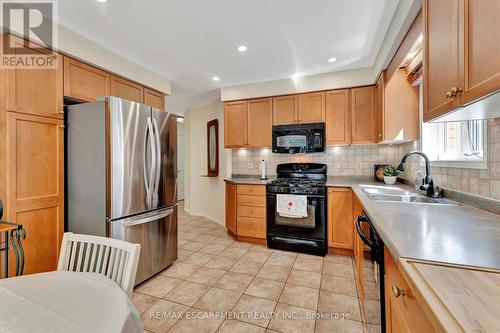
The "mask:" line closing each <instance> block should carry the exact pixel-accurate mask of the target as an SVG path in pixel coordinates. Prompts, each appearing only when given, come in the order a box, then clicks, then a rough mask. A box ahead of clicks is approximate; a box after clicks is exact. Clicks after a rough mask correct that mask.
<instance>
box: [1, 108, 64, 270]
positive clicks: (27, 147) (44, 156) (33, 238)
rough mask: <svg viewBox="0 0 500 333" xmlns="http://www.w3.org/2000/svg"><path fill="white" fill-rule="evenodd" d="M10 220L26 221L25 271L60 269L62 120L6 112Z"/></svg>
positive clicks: (8, 215)
mask: <svg viewBox="0 0 500 333" xmlns="http://www.w3.org/2000/svg"><path fill="white" fill-rule="evenodd" d="M7 136H8V145H7V165H8V168H7V175H6V176H7V179H6V182H7V189H8V190H7V201H6V211H7V216H6V218H7V220H9V221H11V222H14V223H19V224H22V225H23V227H24V228H25V230H26V239H25V240H24V241H23V247H24V251H25V258H26V261H25V269H24V273H25V274H31V273H39V272H46V271H51V270H54V269H56V266H57V258H58V255H59V249H60V243H61V239H62V234H63V232H64V156H63V154H64V130H63V121H62V120H59V119H55V118H48V117H37V116H32V115H25V114H21V113H14V112H8V114H7Z"/></svg>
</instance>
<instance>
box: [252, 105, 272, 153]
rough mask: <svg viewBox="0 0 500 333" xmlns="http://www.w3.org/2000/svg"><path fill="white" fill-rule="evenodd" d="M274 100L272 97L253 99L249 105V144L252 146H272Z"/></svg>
mask: <svg viewBox="0 0 500 333" xmlns="http://www.w3.org/2000/svg"><path fill="white" fill-rule="evenodd" d="M272 104H273V100H272V99H271V98H262V99H253V100H250V101H248V102H247V105H248V106H247V107H248V111H247V112H248V114H247V117H248V118H247V119H248V145H249V146H250V147H271V146H272V144H273V143H272V125H273V111H272V110H273V109H272Z"/></svg>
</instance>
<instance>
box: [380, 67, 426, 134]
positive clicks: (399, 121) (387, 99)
mask: <svg viewBox="0 0 500 333" xmlns="http://www.w3.org/2000/svg"><path fill="white" fill-rule="evenodd" d="M382 110H383V132H382V134H383V135H382V140H384V141H401V140H404V141H409V140H418V139H419V137H420V135H419V134H420V133H419V132H420V124H419V109H418V87H413V86H412V85H411V84H410V83H409V82H408V80H407V76H406V70H405V69H404V68H400V69H398V70H397V71H396V72H395V73H394V75H392V77H391V78H390V79H389V80H387V82H386V83H385V88H384V101H383V109H382ZM377 120H378V116H377ZM379 134H380V133H379Z"/></svg>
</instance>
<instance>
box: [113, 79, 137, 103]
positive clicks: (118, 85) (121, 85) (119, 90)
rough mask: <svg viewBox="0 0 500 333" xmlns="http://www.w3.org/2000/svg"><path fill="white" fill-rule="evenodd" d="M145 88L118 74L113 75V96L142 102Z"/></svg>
mask: <svg viewBox="0 0 500 333" xmlns="http://www.w3.org/2000/svg"><path fill="white" fill-rule="evenodd" d="M143 95H144V88H143V87H142V86H141V85H140V84H137V83H134V82H130V81H128V80H125V79H122V78H121V77H118V76H114V75H112V76H111V96H116V97H120V98H123V99H126V100H129V101H132V102H137V103H142V101H143V100H144V98H143Z"/></svg>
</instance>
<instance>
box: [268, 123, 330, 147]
mask: <svg viewBox="0 0 500 333" xmlns="http://www.w3.org/2000/svg"><path fill="white" fill-rule="evenodd" d="M324 151H325V123H314V124H299V125H275V126H273V153H281V154H297V153H321V152H324Z"/></svg>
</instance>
